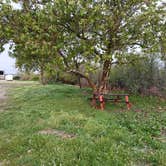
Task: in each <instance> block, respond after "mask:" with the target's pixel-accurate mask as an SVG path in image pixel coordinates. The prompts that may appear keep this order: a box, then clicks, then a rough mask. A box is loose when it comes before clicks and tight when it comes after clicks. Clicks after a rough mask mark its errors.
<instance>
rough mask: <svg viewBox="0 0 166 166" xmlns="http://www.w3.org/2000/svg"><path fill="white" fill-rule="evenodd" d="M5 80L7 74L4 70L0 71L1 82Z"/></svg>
mask: <svg viewBox="0 0 166 166" xmlns="http://www.w3.org/2000/svg"><path fill="white" fill-rule="evenodd" d="M4 79H5V72H4V71H3V70H0V80H4Z"/></svg>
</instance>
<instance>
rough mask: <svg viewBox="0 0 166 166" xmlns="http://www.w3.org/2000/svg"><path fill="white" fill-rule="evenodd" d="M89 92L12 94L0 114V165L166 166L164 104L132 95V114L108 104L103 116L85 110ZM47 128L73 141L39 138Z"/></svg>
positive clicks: (62, 89)
mask: <svg viewBox="0 0 166 166" xmlns="http://www.w3.org/2000/svg"><path fill="white" fill-rule="evenodd" d="M89 92H90V91H89V90H88V89H79V88H77V87H73V86H68V85H58V84H57V85H46V86H44V87H43V86H41V85H33V86H24V87H18V88H16V89H14V90H12V92H11V94H10V100H9V101H8V105H7V107H6V110H5V111H4V112H1V113H0V135H1V137H0V163H2V165H3V164H4V165H12V166H14V165H17V166H18V165H25V166H26V165H27V166H28V165H31V166H33V165H69V166H70V165H71V166H73V165H94V166H96V165H121V166H124V165H156V166H158V165H160V166H162V165H163V166H164V165H165V163H166V158H165V155H166V146H165V141H166V140H165V133H166V130H165V124H166V112H165V110H166V103H165V101H162V100H161V99H159V98H156V97H141V96H131V97H130V100H131V102H132V103H133V108H132V110H130V111H126V106H125V104H120V105H117V106H113V105H112V104H110V105H108V106H107V110H106V111H104V112H102V111H100V110H95V109H92V108H91V107H90V105H89V103H88V102H87V101H88V100H87V97H88V96H87V93H88V94H89ZM85 94H86V95H85ZM84 95H85V96H84ZM46 129H54V130H58V131H63V132H65V133H68V134H73V135H74V137H72V138H63V137H61V136H57V135H51V134H50V135H49V134H48V135H44V134H39V132H40V131H43V130H46Z"/></svg>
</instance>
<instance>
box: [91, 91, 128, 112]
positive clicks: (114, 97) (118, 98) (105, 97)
mask: <svg viewBox="0 0 166 166" xmlns="http://www.w3.org/2000/svg"><path fill="white" fill-rule="evenodd" d="M91 99H92V103H94V105H95V104H96V102H99V103H100V109H101V110H104V108H105V103H106V102H108V101H113V102H114V103H120V102H124V103H125V104H126V106H127V109H128V110H129V109H130V108H131V103H130V102H129V94H112V93H109V94H93V97H92V98H91ZM123 99H124V100H123Z"/></svg>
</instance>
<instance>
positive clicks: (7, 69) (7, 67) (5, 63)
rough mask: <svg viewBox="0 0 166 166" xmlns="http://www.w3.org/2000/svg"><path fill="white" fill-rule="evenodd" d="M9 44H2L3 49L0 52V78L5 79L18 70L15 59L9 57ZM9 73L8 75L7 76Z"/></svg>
mask: <svg viewBox="0 0 166 166" xmlns="http://www.w3.org/2000/svg"><path fill="white" fill-rule="evenodd" d="M9 47H10V45H9V44H6V45H5V46H4V48H5V50H4V51H3V52H0V79H6V76H7V78H9V77H10V79H11V77H13V76H14V75H16V74H17V72H18V70H17V69H16V67H15V62H16V60H15V59H14V58H11V57H10V56H9V53H8V51H9ZM8 75H10V76H8Z"/></svg>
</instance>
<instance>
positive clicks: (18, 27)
mask: <svg viewBox="0 0 166 166" xmlns="http://www.w3.org/2000/svg"><path fill="white" fill-rule="evenodd" d="M9 2H10V1H4V3H2V5H1V6H2V7H3V6H7V7H8V8H9V9H8V12H7V13H8V15H6V12H4V13H3V10H2V13H3V14H2V18H1V20H5V23H4V24H3V27H4V26H5V27H7V28H6V30H7V32H6V31H5V32H6V33H7V36H9V37H7V38H6V37H3V36H2V38H4V39H6V40H8V41H12V43H13V50H12V56H13V57H15V58H16V59H17V65H18V66H19V67H20V68H23V69H25V70H38V71H39V72H40V73H41V81H42V83H43V84H45V83H46V81H45V72H49V73H52V74H55V71H57V70H63V71H67V72H71V73H74V74H75V75H76V76H78V78H80V77H83V78H85V79H86V80H87V81H88V83H89V86H90V87H91V88H92V89H93V91H98V92H99V93H100V92H104V91H105V90H107V84H108V80H109V76H110V71H111V68H112V66H113V65H115V64H116V65H119V64H126V63H127V64H128V63H137V60H138V59H140V58H142V57H144V56H147V55H149V54H158V55H160V54H161V53H162V58H163V56H165V38H164V34H165V28H164V27H165V19H164V13H165V8H164V3H163V4H162V3H160V5H159V3H158V0H151V1H150V2H149V1H147V0H132V1H131V0H127V1H120V0H118V1H114V0H111V1H110V0H106V1H101V0H97V1H90V0H88V1H82V0H78V1H73V0H70V1H66V0H49V1H45V0H41V1H38V0H27V1H23V0H15V2H17V3H18V4H20V6H21V8H20V9H19V10H14V9H13V10H11V8H12V7H11V5H10V3H9ZM5 11H6V10H5ZM3 22H4V21H3ZM138 49H139V50H141V51H140V52H138V51H137V50H138ZM163 59H164V58H163ZM81 67H83V68H84V70H81ZM99 69H100V71H101V76H100V77H99V78H98V80H100V81H99V82H98V84H96V83H95V82H94V81H93V80H92V79H91V78H90V75H91V73H95V72H96V71H97V70H99Z"/></svg>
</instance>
